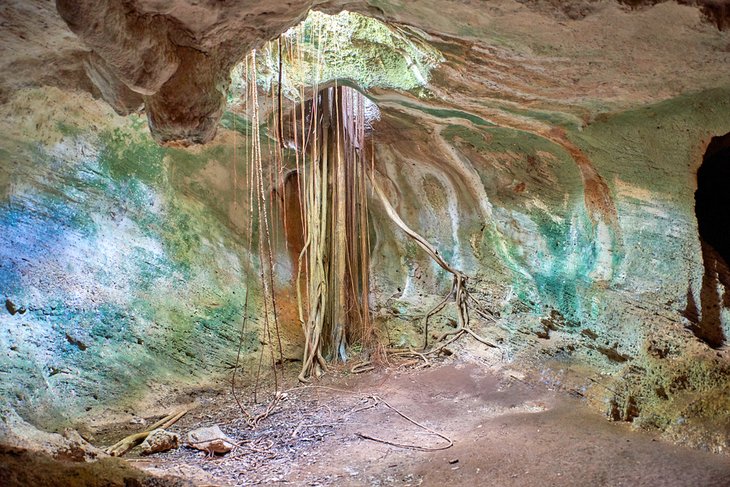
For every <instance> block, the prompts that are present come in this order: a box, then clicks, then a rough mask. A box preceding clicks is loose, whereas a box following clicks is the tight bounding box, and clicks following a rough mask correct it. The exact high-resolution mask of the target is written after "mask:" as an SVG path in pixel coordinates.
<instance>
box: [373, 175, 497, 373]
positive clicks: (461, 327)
mask: <svg viewBox="0 0 730 487" xmlns="http://www.w3.org/2000/svg"><path fill="white" fill-rule="evenodd" d="M369 176H370V182H371V184H372V185H373V189H374V190H375V193H377V195H378V197H379V198H380V201H382V203H383V206H384V207H385V212H386V213H387V214H388V216H389V217H390V219H391V220H393V222H394V223H395V224H396V225H397V226H398V227H399V228H400V229H401V230H403V231H404V232H405V233H406V234H407V235H408V236H409V237H411V238H412V239H413V240H415V241H416V243H417V244H418V245H419V246H420V247H421V248H422V249H423V250H425V251H426V253H427V254H428V255H429V257H431V258H432V259H433V260H434V261H435V262H436V263H437V264H438V265H439V266H440V267H441V268H442V269H444V270H445V271H446V272H448V273H450V274H451V275H453V276H454V280H453V283H452V285H451V290H450V291H449V293H448V294H447V295H446V297H445V298H444V299H443V300H441V301H440V302H439V303H438V304H437V305H436V306H434V307H433V308H432V309H431V310H430V311H429V312H428V313H426V316H425V317H424V327H423V328H424V334H425V337H424V345H423V349H424V354H422V355H426V354H434V353H436V354H438V353H439V352H440V351H441V350H443V349H444V348H445V347H446V346H447V345H450V344H451V343H453V342H455V341H456V340H458V339H459V338H460V337H461V336H463V335H470V336H471V337H473V338H474V339H475V340H477V341H478V342H481V343H483V344H484V345H487V346H488V347H492V348H499V347H498V346H497V345H495V344H494V343H491V342H490V341H488V340H486V339H484V338H482V337H481V336H479V335H478V334H476V333H475V332H474V331H473V330H471V328H470V327H469V325H470V316H469V302H470V301H471V302H473V303H475V304H476V311H477V314H479V315H480V316H482V317H483V318H486V319H489V320H491V321H493V322H496V320H495V318H494V316H492V314H491V313H489V312H488V311H487V310H485V309H483V308H482V307H481V306H480V305H479V302H478V301H477V300H476V298H474V297H473V296H472V295H471V294H469V290H468V289H467V287H466V283H467V281H468V276H467V275H466V274H464V273H463V272H461V271H460V270H458V269H455V268H453V267H452V266H451V265H450V264H449V263H448V262H446V261H445V260H444V259H443V257H441V255H439V253H438V250H436V248H435V247H434V246H433V245H431V243H430V242H428V240H426V239H425V238H423V237H422V236H421V235H419V234H418V233H416V232H415V231H413V230H412V229H411V228H410V227H409V226H408V225H406V223H405V222H404V221H403V220H402V219H401V217H400V216H399V215H398V213H397V212H396V211H395V208H393V205H391V204H390V201H388V198H387V197H386V196H385V193H384V192H383V190H382V189H381V188H380V186H379V185H378V183H377V182H376V180H375V177H374V175H373V174H372V172H371V173H370V174H369ZM452 296H454V300H455V302H456V306H457V317H458V325H457V327H456V329H455V330H452V331H449V332H446V333H444V334H443V335H441V336H440V337H439V338H438V339H437V340H436V341H437V342H441V341H443V340H444V339H445V338H447V337H449V336H452V335H453V337H452V338H451V339H450V340H448V341H447V342H444V343H442V344H441V345H439V346H437V347H436V348H433V349H431V350H428V351H426V350H427V349H428V320H429V318H431V317H432V316H433V315H435V314H436V313H438V312H439V311H441V310H442V309H444V307H445V306H446V304H447V303H448V302H449V300H450V299H451V297H452ZM424 359H425V357H424Z"/></svg>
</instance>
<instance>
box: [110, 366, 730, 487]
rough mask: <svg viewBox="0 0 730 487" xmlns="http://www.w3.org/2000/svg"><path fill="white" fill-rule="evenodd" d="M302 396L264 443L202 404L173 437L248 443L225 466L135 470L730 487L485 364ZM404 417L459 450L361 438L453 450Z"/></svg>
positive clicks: (694, 456)
mask: <svg viewBox="0 0 730 487" xmlns="http://www.w3.org/2000/svg"><path fill="white" fill-rule="evenodd" d="M291 385H292V386H294V387H295V388H294V389H290V390H288V392H287V393H286V396H285V398H284V399H283V400H282V401H281V402H280V403H279V404H278V405H277V408H276V409H275V410H274V412H273V413H272V414H271V415H270V416H269V417H268V418H267V419H265V420H264V421H262V422H261V424H260V425H259V426H258V428H257V429H256V430H254V431H252V430H250V429H248V428H247V427H246V426H245V423H244V421H243V420H242V419H241V417H242V415H241V413H240V411H239V409H238V407H237V405H236V403H235V401H234V400H233V399H232V397H230V395H229V393H227V392H218V393H212V392H211V391H208V392H207V393H204V394H201V396H200V397H197V398H195V399H196V401H197V403H198V404H200V407H198V408H196V409H195V410H194V411H191V412H190V413H189V414H188V415H187V416H185V417H184V418H183V419H182V420H181V421H180V422H179V423H178V424H176V425H175V426H174V427H173V428H172V430H173V431H178V432H184V431H189V430H190V429H192V428H194V427H198V426H208V425H212V424H219V425H220V426H221V427H222V429H223V430H224V431H225V432H226V434H228V435H230V436H231V437H232V438H234V439H236V440H237V441H239V442H241V446H240V447H238V448H237V449H235V450H234V451H233V452H231V453H229V454H227V455H225V456H215V457H209V456H207V455H206V454H203V453H201V452H197V451H195V450H191V449H188V448H185V447H183V448H179V449H177V450H173V451H170V452H167V453H163V454H157V455H153V456H150V457H136V458H135V457H134V456H133V455H131V456H130V462H131V463H132V464H133V465H135V466H137V467H139V468H141V469H143V470H145V471H148V472H150V473H154V474H159V475H174V476H179V477H183V478H187V479H190V480H192V481H193V482H194V483H195V484H197V485H220V486H224V485H257V484H260V485H278V484H288V485H312V486H314V485H326V486H329V485H337V486H340V485H352V486H356V485H363V486H371V485H372V486H380V485H399V486H415V485H434V486H438V485H494V486H549V485H553V486H568V485H575V486H586V485H595V486H599V485H610V486H618V485H627V486H629V485H630V486H643V485H645V486H656V485H662V486H699V485H702V486H727V485H730V458H729V457H725V456H718V455H714V454H711V453H706V452H702V451H697V450H692V449H689V448H684V447H680V446H676V445H672V444H669V443H667V442H664V441H662V440H659V439H658V438H656V437H654V436H652V435H651V434H649V433H646V432H643V431H635V430H632V429H631V427H630V425H628V424H626V423H612V422H609V421H607V420H606V419H605V417H603V416H602V415H600V414H598V413H596V412H595V411H594V410H591V409H589V408H588V407H586V406H585V405H584V404H582V403H581V400H580V397H579V395H577V394H573V395H571V394H569V393H567V392H565V391H556V390H554V389H552V388H551V387H549V386H548V385H545V384H542V383H540V382H530V381H525V380H523V379H522V378H519V374H517V373H511V372H510V371H507V372H505V371H500V372H496V371H493V370H491V369H490V368H489V367H487V366H486V365H485V364H483V363H473V362H466V361H459V360H455V361H452V362H450V363H446V364H440V365H436V366H434V367H431V368H426V369H421V370H413V369H403V368H401V369H397V368H394V367H391V368H388V369H385V370H382V371H374V372H370V373H365V374H359V375H352V374H347V373H335V374H328V375H327V376H326V377H325V379H323V380H321V381H320V382H318V385H317V386H314V387H305V388H301V387H297V386H296V385H294V384H291ZM375 398H379V400H376V399H375ZM384 401H385V402H384ZM386 402H387V405H386ZM388 405H390V406H392V408H391V407H389V406H388ZM397 411H399V412H401V413H403V414H405V415H407V416H408V417H410V418H411V419H413V420H414V421H416V422H418V423H420V424H421V425H423V426H426V427H428V428H431V429H432V430H434V431H437V432H439V433H441V434H443V435H445V436H447V437H448V438H450V439H451V440H453V446H452V447H451V448H448V449H445V450H439V451H419V450H414V449H409V448H403V447H396V446H390V445H387V444H383V443H379V442H377V441H373V440H369V439H364V438H362V437H361V436H359V434H362V435H367V436H371V437H375V438H379V439H383V440H387V441H391V442H394V443H401V444H408V445H417V446H420V447H426V448H431V447H441V446H444V445H445V444H446V442H445V441H444V440H443V439H441V438H439V437H438V436H435V435H434V434H432V433H429V432H427V431H426V430H425V429H423V428H420V427H418V426H416V425H415V424H414V423H412V422H409V421H408V420H406V419H404V418H403V417H402V416H400V415H399V414H398V412H397ZM119 433H121V431H120V432H117V433H116V434H117V435H119Z"/></svg>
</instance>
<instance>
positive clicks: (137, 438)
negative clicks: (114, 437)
mask: <svg viewBox="0 0 730 487" xmlns="http://www.w3.org/2000/svg"><path fill="white" fill-rule="evenodd" d="M188 411H189V409H182V410H180V411H178V412H176V413H171V414H168V415H167V416H165V417H164V418H162V419H161V420H159V421H158V422H156V423H155V424H153V425H152V426H150V427H149V428H147V429H146V430H144V431H142V432H140V433H134V434H132V435H129V436H127V437H126V438H123V439H122V440H120V441H118V442H117V443H115V444H113V445H112V446H110V447H109V448H107V449H106V450H105V452H106V453H107V454H109V455H111V456H113V457H121V456H123V455H124V454H126V453H127V452H128V451H129V450H131V449H132V448H134V447H135V446H137V445H139V444H140V443H142V442H143V441H144V440H145V439H146V438H147V437H148V436H149V434H150V433H152V432H153V431H154V430H156V429H160V428H161V429H167V428H169V427H170V426H172V425H173V424H175V423H176V422H177V421H178V420H179V419H180V418H182V417H183V416H185V413H187V412H188Z"/></svg>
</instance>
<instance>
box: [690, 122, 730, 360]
mask: <svg viewBox="0 0 730 487" xmlns="http://www.w3.org/2000/svg"><path fill="white" fill-rule="evenodd" d="M695 214H696V215H697V227H698V230H699V236H700V243H701V245H702V260H703V262H704V267H705V274H704V276H703V278H702V290H701V294H700V300H701V307H700V310H696V309H695V310H693V312H689V311H690V309H689V308H690V307H692V308H696V305H695V304H694V303H690V304H689V306H688V313H687V314H686V316H687V317H688V318H689V319H690V320H691V321H693V324H692V326H691V330H692V332H693V333H694V334H695V336H697V338H699V339H700V340H702V341H704V342H705V343H707V345H709V346H711V347H713V348H718V347H721V346H722V345H723V344H724V343H725V340H726V337H725V335H724V333H723V329H722V325H721V322H720V311H721V310H722V308H728V307H730V292H728V291H730V267H728V263H730V133H729V134H726V135H724V136H721V137H713V138H712V140H711V141H710V144H709V145H708V146H707V151H706V152H705V156H704V158H703V160H702V165H701V166H700V168H699V170H698V171H697V191H696V192H695ZM697 311H699V313H698V312H697ZM698 315H699V316H698Z"/></svg>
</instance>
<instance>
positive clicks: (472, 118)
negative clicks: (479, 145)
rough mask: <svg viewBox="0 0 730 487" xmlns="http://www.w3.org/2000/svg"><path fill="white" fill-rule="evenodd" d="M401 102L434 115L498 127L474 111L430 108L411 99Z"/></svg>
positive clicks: (481, 125)
mask: <svg viewBox="0 0 730 487" xmlns="http://www.w3.org/2000/svg"><path fill="white" fill-rule="evenodd" d="M401 104H402V105H403V106H405V107H408V108H412V109H414V110H418V111H420V112H423V113H427V114H429V115H433V116H434V117H437V118H461V119H464V120H468V121H469V122H471V123H473V124H474V125H477V126H480V127H496V125H495V124H493V123H492V122H487V121H486V120H484V119H483V118H481V117H478V116H476V115H474V114H472V113H468V112H462V111H461V110H449V109H445V108H430V107H426V106H423V105H419V104H417V103H412V102H409V101H403V102H401Z"/></svg>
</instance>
